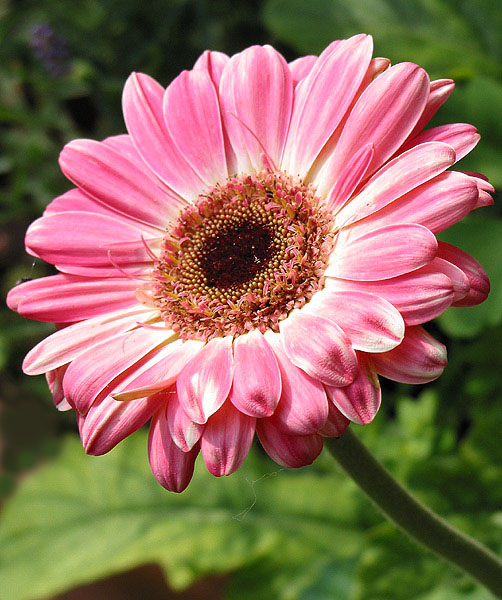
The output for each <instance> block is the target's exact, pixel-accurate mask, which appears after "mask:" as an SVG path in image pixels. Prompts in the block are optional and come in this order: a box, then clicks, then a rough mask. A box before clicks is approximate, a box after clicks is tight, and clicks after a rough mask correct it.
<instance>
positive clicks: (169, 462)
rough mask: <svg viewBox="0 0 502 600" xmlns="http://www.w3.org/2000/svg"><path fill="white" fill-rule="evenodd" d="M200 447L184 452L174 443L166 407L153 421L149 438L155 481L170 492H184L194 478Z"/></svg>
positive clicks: (149, 454) (151, 464)
mask: <svg viewBox="0 0 502 600" xmlns="http://www.w3.org/2000/svg"><path fill="white" fill-rule="evenodd" d="M198 453H199V447H198V446H195V447H194V448H193V449H192V450H190V452H183V451H182V450H180V449H179V448H178V446H176V444H175V443H174V442H173V440H172V438H171V435H170V433H169V428H168V426H167V420H166V411H165V407H164V406H162V408H161V409H160V411H159V412H158V413H157V414H156V415H155V416H154V418H153V419H152V424H151V425H150V435H149V436H148V457H149V459H150V468H151V469H152V473H153V474H154V476H155V479H156V480H157V481H158V482H159V483H160V485H161V486H162V487H165V488H166V490H169V491H170V492H178V493H180V492H182V491H183V490H184V489H185V488H186V487H187V486H188V484H189V483H190V480H191V479H192V476H193V469H194V465H195V459H196V458H197V454H198Z"/></svg>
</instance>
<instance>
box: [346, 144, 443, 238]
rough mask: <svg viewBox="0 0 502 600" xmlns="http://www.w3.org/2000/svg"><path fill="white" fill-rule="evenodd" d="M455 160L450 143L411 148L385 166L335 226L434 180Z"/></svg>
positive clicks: (381, 206) (421, 145) (379, 207)
mask: <svg viewBox="0 0 502 600" xmlns="http://www.w3.org/2000/svg"><path fill="white" fill-rule="evenodd" d="M454 162H455V152H454V150H453V148H451V147H450V146H448V145H447V144H442V143H439V142H430V143H425V144H420V145H418V146H415V147H414V148H411V149H410V150H408V151H407V152H405V153H404V154H400V155H399V156H398V157H396V158H395V159H393V160H391V161H390V162H388V163H387V164H386V165H385V166H384V167H382V168H381V169H380V170H379V171H378V172H377V173H376V174H375V175H374V176H373V177H372V178H371V179H370V180H369V182H368V183H367V184H366V186H365V187H364V188H363V189H362V190H361V191H360V192H359V193H358V194H357V195H356V196H355V197H354V198H353V199H352V200H351V201H350V202H348V203H347V204H346V205H345V206H344V207H343V208H342V209H341V210H340V212H339V213H338V214H337V215H336V218H335V225H336V226H338V227H342V226H344V225H345V224H347V223H354V222H356V221H360V220H361V219H363V218H364V217H367V216H368V215H372V214H373V213H376V212H377V211H379V210H380V209H382V208H383V207H385V206H387V205H388V204H391V203H392V202H393V201H394V200H395V199H396V198H399V197H400V196H403V195H404V194H407V193H408V192H410V191H411V190H414V189H415V188H417V187H418V186H419V185H421V184H423V183H425V182H426V181H429V180H430V179H433V178H434V177H436V176H437V175H439V174H440V173H442V172H443V171H445V170H446V169H447V168H448V167H450V166H451V165H452V164H453V163H454Z"/></svg>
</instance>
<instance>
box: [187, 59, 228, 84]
mask: <svg viewBox="0 0 502 600" xmlns="http://www.w3.org/2000/svg"><path fill="white" fill-rule="evenodd" d="M229 60H230V59H229V57H228V56H227V55H226V54H225V53H223V52H215V51H214V50H213V51H211V50H205V51H204V52H203V53H202V54H201V55H200V56H199V58H198V59H197V61H196V63H195V64H194V66H193V68H194V70H202V71H205V72H206V73H207V74H208V75H209V77H211V81H212V82H213V84H214V86H215V88H216V90H218V88H219V85H220V79H221V74H222V73H223V69H224V68H225V65H226V64H227V62H228V61H229Z"/></svg>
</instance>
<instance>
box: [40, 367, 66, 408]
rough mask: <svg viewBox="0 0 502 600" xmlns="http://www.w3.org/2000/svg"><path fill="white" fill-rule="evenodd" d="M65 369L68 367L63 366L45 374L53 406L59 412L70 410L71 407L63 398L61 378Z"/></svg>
mask: <svg viewBox="0 0 502 600" xmlns="http://www.w3.org/2000/svg"><path fill="white" fill-rule="evenodd" d="M67 368H68V365H64V366H62V367H59V368H58V369H54V370H53V371H49V372H48V373H46V374H45V378H46V379H47V385H48V386H49V389H50V391H51V393H52V401H53V402H54V406H55V407H56V408H57V409H58V410H60V411H67V410H72V406H71V404H69V403H68V401H67V400H66V398H65V397H64V391H63V377H64V374H65V372H66V369H67Z"/></svg>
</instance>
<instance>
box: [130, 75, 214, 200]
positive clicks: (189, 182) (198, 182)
mask: <svg viewBox="0 0 502 600" xmlns="http://www.w3.org/2000/svg"><path fill="white" fill-rule="evenodd" d="M163 97H164V88H163V87H162V86H161V85H160V84H158V83H157V82H156V81H155V80H154V79H152V78H151V77H149V76H148V75H144V74H143V73H133V74H132V75H131V76H130V77H129V79H128V80H127V81H126V84H125V86H124V93H123V95H122V107H123V111H124V120H125V122H126V125H127V129H128V131H129V134H130V135H131V137H132V139H133V141H134V144H135V146H136V148H137V150H138V152H139V154H140V155H141V157H142V158H143V160H144V161H145V162H146V164H147V165H148V166H149V167H150V168H151V169H152V171H153V172H154V173H156V174H157V175H158V176H159V177H160V179H161V180H162V181H164V183H165V184H166V185H167V186H168V187H169V188H171V189H172V190H174V192H175V193H176V194H179V195H180V196H181V197H182V198H185V200H190V201H192V200H194V199H195V198H197V196H198V195H199V194H200V193H201V192H202V191H203V190H204V188H205V184H204V182H203V181H202V179H200V177H199V176H198V175H197V174H196V173H195V171H194V170H193V169H192V168H191V166H190V165H189V164H188V163H187V162H186V160H185V159H184V158H183V157H182V156H181V155H180V154H179V152H178V150H177V148H176V146H175V144H174V142H173V140H172V138H171V136H170V135H169V132H168V131H167V127H166V124H165V122H164V115H163V111H162V103H163Z"/></svg>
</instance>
